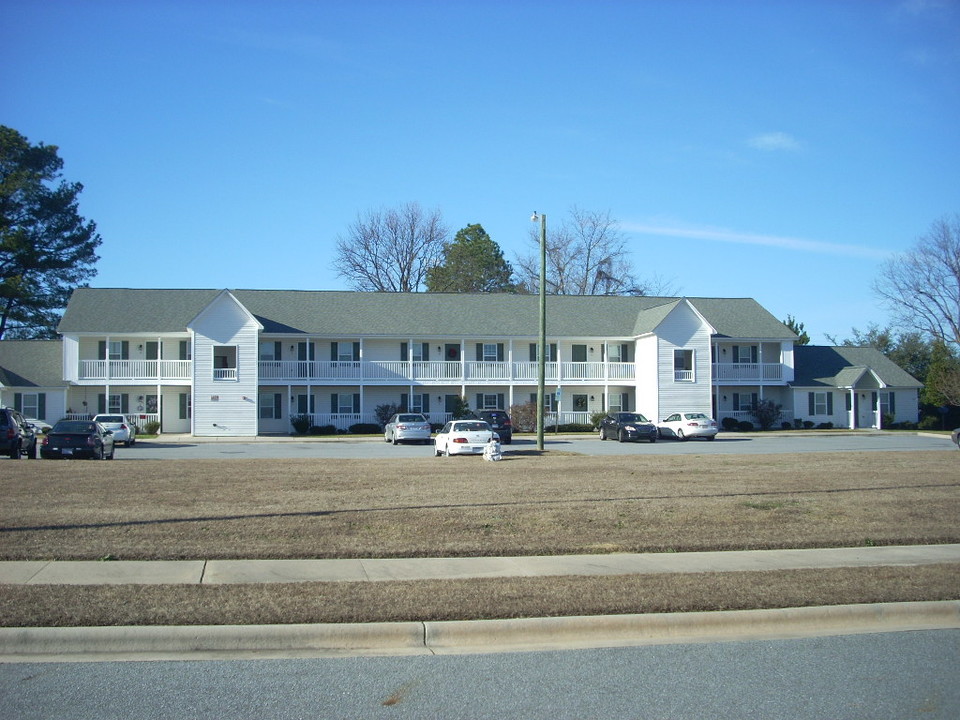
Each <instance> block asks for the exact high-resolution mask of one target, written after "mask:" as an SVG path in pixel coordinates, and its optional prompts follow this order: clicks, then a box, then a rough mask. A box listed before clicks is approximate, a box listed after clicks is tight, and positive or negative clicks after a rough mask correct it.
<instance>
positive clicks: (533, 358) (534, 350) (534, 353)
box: [530, 343, 537, 362]
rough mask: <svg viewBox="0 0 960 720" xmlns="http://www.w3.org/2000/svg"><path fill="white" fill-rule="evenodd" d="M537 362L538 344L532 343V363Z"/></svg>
mask: <svg viewBox="0 0 960 720" xmlns="http://www.w3.org/2000/svg"><path fill="white" fill-rule="evenodd" d="M536 361H537V344H536V343H530V362H536Z"/></svg>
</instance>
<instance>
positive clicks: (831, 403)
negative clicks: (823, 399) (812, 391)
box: [827, 392, 833, 415]
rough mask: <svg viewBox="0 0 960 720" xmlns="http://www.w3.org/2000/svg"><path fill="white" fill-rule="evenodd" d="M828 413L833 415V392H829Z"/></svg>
mask: <svg viewBox="0 0 960 720" xmlns="http://www.w3.org/2000/svg"><path fill="white" fill-rule="evenodd" d="M827 415H833V393H832V392H828V393H827Z"/></svg>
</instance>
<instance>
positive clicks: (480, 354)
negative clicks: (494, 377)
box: [477, 343, 483, 362]
mask: <svg viewBox="0 0 960 720" xmlns="http://www.w3.org/2000/svg"><path fill="white" fill-rule="evenodd" d="M481 360H483V343H477V362H480V361H481Z"/></svg>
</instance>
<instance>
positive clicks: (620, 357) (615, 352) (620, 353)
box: [609, 343, 628, 362]
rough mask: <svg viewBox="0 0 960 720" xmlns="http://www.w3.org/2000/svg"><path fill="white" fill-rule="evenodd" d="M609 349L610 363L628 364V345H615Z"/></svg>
mask: <svg viewBox="0 0 960 720" xmlns="http://www.w3.org/2000/svg"><path fill="white" fill-rule="evenodd" d="M609 348H610V362H628V360H627V344H626V343H614V344H613V345H610V346H609Z"/></svg>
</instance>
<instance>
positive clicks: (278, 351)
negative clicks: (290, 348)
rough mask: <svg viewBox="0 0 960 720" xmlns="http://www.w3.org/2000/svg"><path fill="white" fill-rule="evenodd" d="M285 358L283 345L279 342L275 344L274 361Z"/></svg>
mask: <svg viewBox="0 0 960 720" xmlns="http://www.w3.org/2000/svg"><path fill="white" fill-rule="evenodd" d="M281 357H283V343H281V342H280V341H279V340H278V341H276V342H274V343H273V359H274V360H279V359H280V358H281Z"/></svg>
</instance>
